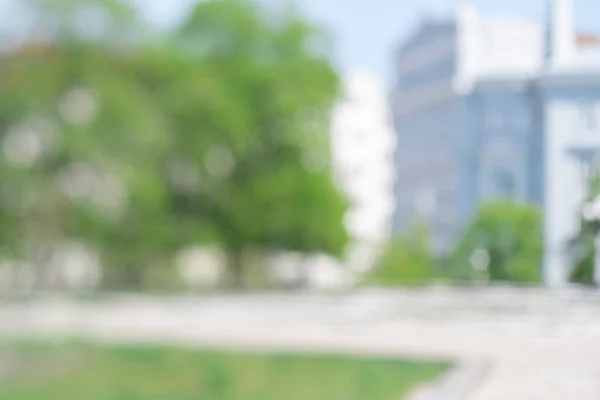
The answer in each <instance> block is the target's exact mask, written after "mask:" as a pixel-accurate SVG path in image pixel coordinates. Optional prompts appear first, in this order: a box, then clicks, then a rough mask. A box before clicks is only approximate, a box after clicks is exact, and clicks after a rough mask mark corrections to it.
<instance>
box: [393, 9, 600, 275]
mask: <svg viewBox="0 0 600 400" xmlns="http://www.w3.org/2000/svg"><path fill="white" fill-rule="evenodd" d="M548 7H549V8H548V9H549V11H550V12H549V21H548V22H547V23H546V24H543V23H535V22H530V21H521V20H517V19H513V18H489V17H484V16H482V15H480V14H479V13H478V12H477V11H476V10H475V8H474V7H473V6H472V4H471V3H470V2H465V3H464V4H463V6H462V7H460V9H459V11H458V13H457V15H456V18H454V19H453V20H450V21H440V20H437V21H425V22H424V23H423V24H422V25H421V27H420V28H419V29H418V30H417V31H416V32H415V33H414V35H413V36H412V37H411V38H410V39H409V40H408V41H407V42H406V43H405V44H404V45H403V46H401V48H400V49H399V51H398V57H397V66H396V71H397V84H396V87H395V88H394V91H393V93H392V96H391V101H392V107H393V110H394V121H395V128H396V135H397V140H398V150H397V152H396V175H397V179H396V186H395V194H396V213H395V221H394V227H395V230H396V231H397V232H402V231H404V230H406V229H407V228H408V227H409V226H410V224H412V223H414V222H415V220H420V221H425V222H427V223H428V224H429V226H430V227H431V229H432V232H433V234H434V239H435V243H436V245H437V248H438V250H439V251H442V252H443V251H448V250H450V249H452V247H453V245H454V244H455V241H456V238H457V237H459V236H460V233H461V231H462V229H464V227H465V225H466V224H467V223H468V222H469V221H470V219H471V218H472V216H473V214H474V213H475V211H476V209H477V207H478V205H479V204H480V203H481V202H482V201H485V200H488V199H499V198H500V199H501V198H510V199H513V200H516V201H521V202H530V203H534V204H537V205H539V206H540V207H541V208H542V210H543V211H544V217H545V229H544V242H545V252H546V254H545V261H544V265H543V270H544V276H545V278H546V282H547V283H548V284H551V285H560V284H563V283H565V282H566V281H567V277H568V273H569V266H570V265H571V260H569V257H568V252H567V243H568V241H569V240H570V239H572V238H573V237H574V235H575V234H576V233H577V231H578V229H579V221H580V217H579V216H580V212H581V207H582V203H583V200H584V198H585V196H586V190H587V186H586V185H587V180H586V174H589V173H590V171H592V169H593V168H594V167H593V165H592V163H594V162H595V161H594V159H595V154H596V153H597V150H598V149H600V47H599V43H600V41H599V40H598V39H597V38H596V37H594V36H593V35H582V34H577V33H576V31H575V28H574V26H573V13H574V1H573V0H549V4H548ZM599 28H600V26H599Z"/></svg>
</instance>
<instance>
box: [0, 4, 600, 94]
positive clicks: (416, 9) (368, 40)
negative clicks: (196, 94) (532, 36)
mask: <svg viewBox="0 0 600 400" xmlns="http://www.w3.org/2000/svg"><path fill="white" fill-rule="evenodd" d="M13 1H15V0H0V18H1V17H2V14H9V12H7V9H8V8H9V7H8V5H9V4H10V3H13ZM133 1H134V2H136V3H138V4H139V5H140V6H141V8H142V9H143V10H144V11H145V14H146V15H147V16H148V17H149V18H150V19H151V20H153V21H154V22H156V23H157V24H160V25H170V24H172V23H173V22H175V21H177V19H178V18H180V17H181V16H182V15H183V14H184V13H185V10H186V7H187V5H189V4H190V3H192V2H193V0H133ZM269 1H273V2H276V1H280V0H269ZM462 1H466V0H296V2H297V3H298V4H300V6H301V7H302V8H304V10H305V11H306V13H307V14H309V15H310V16H311V17H312V18H314V19H315V20H317V21H318V22H320V23H321V24H323V25H325V26H326V27H327V28H328V29H329V30H330V31H331V32H332V33H333V35H334V37H335V38H336V45H337V51H336V54H335V55H334V57H335V60H336V63H337V65H338V67H339V68H340V69H341V70H342V71H344V72H347V71H355V70H359V71H364V72H370V73H372V74H374V75H376V76H377V77H378V78H379V79H380V80H382V81H384V82H391V74H390V66H391V62H392V60H391V52H392V50H393V48H394V47H395V46H397V45H398V43H399V42H400V41H401V40H402V39H403V38H405V37H406V35H407V34H408V33H410V31H411V29H413V28H414V27H415V25H416V24H417V22H418V21H419V18H420V17H421V16H422V15H423V14H426V13H438V14H445V15H451V13H452V12H453V10H455V9H456V7H457V5H458V4H460V2H462ZM471 1H473V2H474V3H475V5H476V7H477V8H478V9H479V10H480V11H481V12H483V13H484V14H508V15H515V16H519V17H524V18H528V19H533V20H538V21H541V20H543V18H544V15H545V9H546V3H547V1H548V0H471ZM574 1H575V3H576V19H577V21H576V22H577V25H578V27H579V28H580V29H581V30H585V31H595V32H600V0H574ZM16 2H17V3H18V0H16ZM13 4H14V3H13ZM3 11H4V12H3Z"/></svg>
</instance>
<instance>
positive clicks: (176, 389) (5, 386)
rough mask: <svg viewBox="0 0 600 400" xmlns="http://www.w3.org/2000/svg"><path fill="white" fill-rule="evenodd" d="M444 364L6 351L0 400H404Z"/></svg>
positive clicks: (75, 347) (0, 351) (115, 350)
mask: <svg viewBox="0 0 600 400" xmlns="http://www.w3.org/2000/svg"><path fill="white" fill-rule="evenodd" d="M447 368H448V364H444V363H438V364H436V363H425V362H413V361H402V360H392V359H375V358H349V357H342V356H325V355H323V356H321V355H319V356H307V355H258V354H243V353H227V352H213V351H191V350H185V349H177V348H150V347H145V348H142V347H140V348H123V347H98V346H92V345H83V344H69V345H55V346H51V345H26V346H17V345H12V346H6V347H4V348H0V400H398V399H400V398H402V396H403V395H404V394H406V393H407V392H408V391H409V390H410V389H411V388H413V387H414V386H415V385H418V384H420V383H424V382H426V381H429V380H432V379H435V378H437V377H438V376H439V375H440V374H441V373H442V372H443V371H445V370H446V369H447Z"/></svg>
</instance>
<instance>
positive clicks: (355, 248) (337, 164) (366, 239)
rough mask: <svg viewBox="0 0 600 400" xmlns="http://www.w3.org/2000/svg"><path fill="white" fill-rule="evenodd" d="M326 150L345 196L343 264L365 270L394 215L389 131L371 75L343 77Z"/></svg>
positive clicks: (381, 97)
mask: <svg viewBox="0 0 600 400" xmlns="http://www.w3.org/2000/svg"><path fill="white" fill-rule="evenodd" d="M331 148H332V158H333V162H334V169H335V172H336V175H337V178H338V179H337V181H338V183H339V184H340V186H341V188H342V189H343V190H344V191H345V192H346V194H347V195H348V197H349V200H350V210H349V211H348V214H347V215H346V227H347V229H348V232H349V233H350V236H351V239H352V242H351V245H350V248H349V252H348V256H347V263H348V264H350V265H349V266H350V267H351V268H353V269H354V270H359V271H360V270H365V269H368V268H370V267H371V266H372V265H373V263H374V262H376V260H377V257H378V256H379V255H380V253H381V250H382V247H383V246H384V245H386V244H387V241H388V239H389V236H390V235H391V232H392V219H393V214H394V151H395V138H394V129H393V124H392V120H391V113H390V112H389V104H388V103H387V101H386V95H385V91H384V89H383V88H382V86H381V85H380V84H379V83H378V82H377V81H376V80H374V79H373V78H372V77H371V76H369V75H366V74H361V73H354V74H350V75H348V76H347V77H345V79H344V81H343V98H342V99H341V101H340V103H339V104H338V106H337V107H336V108H335V110H334V114H333V121H332V129H331Z"/></svg>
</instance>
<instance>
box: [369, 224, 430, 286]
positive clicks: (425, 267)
mask: <svg viewBox="0 0 600 400" xmlns="http://www.w3.org/2000/svg"><path fill="white" fill-rule="evenodd" d="M435 268H436V260H435V257H434V255H433V251H432V248H431V243H430V238H429V233H428V231H427V228H426V227H425V226H421V225H416V226H414V227H413V228H412V229H411V230H410V231H409V232H408V233H407V234H406V235H405V236H402V237H396V238H393V239H392V240H391V241H390V242H389V243H388V245H387V248H386V250H385V252H384V255H383V257H382V258H381V260H380V262H379V263H378V265H377V266H376V267H375V269H374V270H373V273H372V274H371V276H370V277H369V278H368V282H369V283H373V284H376V285H383V286H404V285H423V284H427V283H431V282H432V280H433V279H434V277H435Z"/></svg>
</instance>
